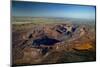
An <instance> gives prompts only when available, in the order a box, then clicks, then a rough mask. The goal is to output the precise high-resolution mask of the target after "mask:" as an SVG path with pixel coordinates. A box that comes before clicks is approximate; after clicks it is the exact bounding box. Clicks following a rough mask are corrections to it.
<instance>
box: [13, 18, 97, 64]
mask: <svg viewBox="0 0 100 67" xmlns="http://www.w3.org/2000/svg"><path fill="white" fill-rule="evenodd" d="M39 21H40V20H39ZM47 21H48V20H46V23H45V22H44V23H43V22H36V23H29V22H30V21H29V22H28V23H27V22H26V23H18V24H16V23H14V24H12V63H13V65H29V64H33V65H34V64H52V63H71V62H88V61H95V60H96V37H95V33H96V32H95V24H90V23H88V21H87V23H84V24H81V23H74V22H73V21H64V22H61V21H59V23H57V21H56V22H54V21H50V22H47Z"/></svg>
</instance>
